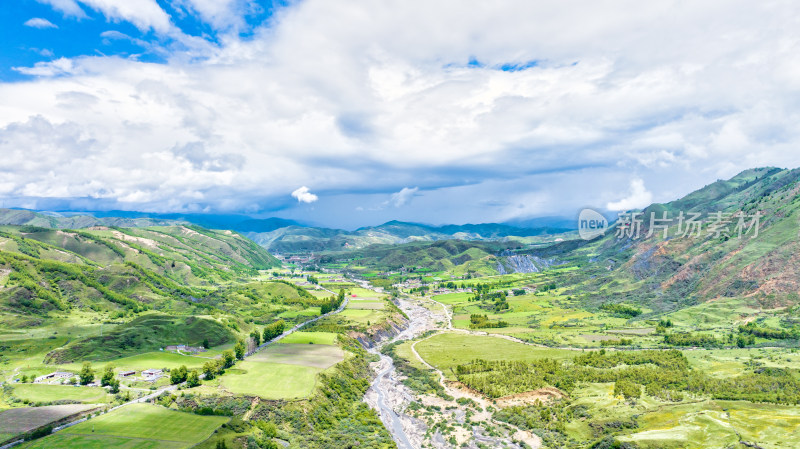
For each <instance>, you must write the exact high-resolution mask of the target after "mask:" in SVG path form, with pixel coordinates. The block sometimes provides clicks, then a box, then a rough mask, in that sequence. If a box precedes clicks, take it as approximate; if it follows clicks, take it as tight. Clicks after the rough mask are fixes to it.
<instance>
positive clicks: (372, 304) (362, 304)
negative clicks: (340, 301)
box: [347, 298, 386, 310]
mask: <svg viewBox="0 0 800 449" xmlns="http://www.w3.org/2000/svg"><path fill="white" fill-rule="evenodd" d="M385 308H386V304H385V303H384V302H383V301H381V300H376V299H361V300H358V299H356V298H351V299H350V302H348V303H347V309H348V310H383V309H385Z"/></svg>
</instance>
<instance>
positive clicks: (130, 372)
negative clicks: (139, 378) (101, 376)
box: [117, 370, 136, 377]
mask: <svg viewBox="0 0 800 449" xmlns="http://www.w3.org/2000/svg"><path fill="white" fill-rule="evenodd" d="M134 374H136V371H134V370H128V371H120V372H119V374H117V376H118V377H130V376H133V375H134Z"/></svg>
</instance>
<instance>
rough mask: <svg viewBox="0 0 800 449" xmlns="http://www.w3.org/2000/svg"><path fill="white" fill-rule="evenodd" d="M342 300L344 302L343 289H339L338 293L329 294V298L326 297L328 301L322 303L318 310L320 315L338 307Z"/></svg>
mask: <svg viewBox="0 0 800 449" xmlns="http://www.w3.org/2000/svg"><path fill="white" fill-rule="evenodd" d="M343 302H344V290H339V294H338V295H336V296H331V297H330V298H328V301H326V302H324V303H322V305H321V306H320V310H319V313H320V315H325V314H326V313H330V312H333V311H334V310H336V309H338V308H339V306H341V305H342V303H343Z"/></svg>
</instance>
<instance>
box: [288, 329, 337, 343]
mask: <svg viewBox="0 0 800 449" xmlns="http://www.w3.org/2000/svg"><path fill="white" fill-rule="evenodd" d="M337 336H338V334H336V333H334V332H303V331H298V332H294V333H292V334H290V335H288V336H287V337H285V338H282V339H281V340H279V341H278V344H315V345H334V344H336V339H337Z"/></svg>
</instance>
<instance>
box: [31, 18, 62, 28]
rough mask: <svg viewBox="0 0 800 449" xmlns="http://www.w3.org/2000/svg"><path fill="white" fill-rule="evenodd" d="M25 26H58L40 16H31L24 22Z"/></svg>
mask: <svg viewBox="0 0 800 449" xmlns="http://www.w3.org/2000/svg"><path fill="white" fill-rule="evenodd" d="M25 26H27V27H31V28H58V25H56V24H54V23H53V22H51V21H49V20H47V19H42V18H41V17H33V18H31V19H28V20H27V21H26V22H25Z"/></svg>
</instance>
